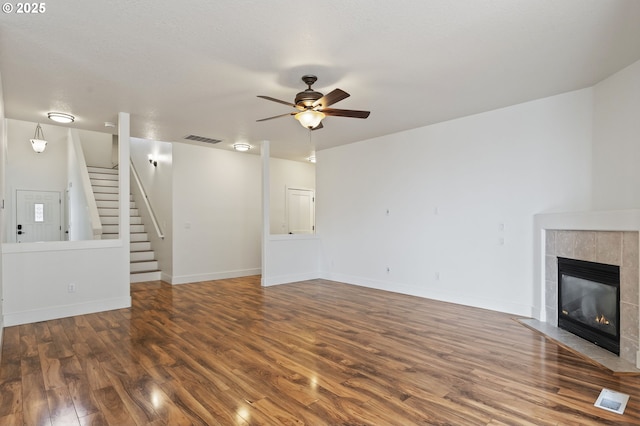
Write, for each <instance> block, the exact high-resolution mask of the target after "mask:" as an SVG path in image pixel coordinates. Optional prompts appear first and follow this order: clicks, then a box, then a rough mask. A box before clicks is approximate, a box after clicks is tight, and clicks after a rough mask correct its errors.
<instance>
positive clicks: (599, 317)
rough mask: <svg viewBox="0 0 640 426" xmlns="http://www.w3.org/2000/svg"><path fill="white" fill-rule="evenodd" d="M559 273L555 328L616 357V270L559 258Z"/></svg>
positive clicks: (617, 342) (613, 267)
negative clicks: (556, 326)
mask: <svg viewBox="0 0 640 426" xmlns="http://www.w3.org/2000/svg"><path fill="white" fill-rule="evenodd" d="M558 272H559V273H558V282H559V286H558V308H559V310H558V326H559V327H560V328H563V329H565V330H568V331H570V332H572V333H574V334H576V335H578V336H580V337H582V338H584V339H587V340H589V341H591V342H593V343H595V344H597V345H599V346H602V347H603V348H605V349H608V350H609V351H611V352H614V353H616V354H619V351H620V349H619V348H620V336H619V334H620V274H619V267H617V266H613V265H604V264H599V263H593V262H583V261H576V260H574V259H563V258H558Z"/></svg>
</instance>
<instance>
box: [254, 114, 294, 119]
mask: <svg viewBox="0 0 640 426" xmlns="http://www.w3.org/2000/svg"><path fill="white" fill-rule="evenodd" d="M295 114H296V113H295V112H288V113H286V114H280V115H274V116H273V117H267V118H261V119H260V120H256V121H267V120H273V119H274V118H280V117H285V116H287V115H295Z"/></svg>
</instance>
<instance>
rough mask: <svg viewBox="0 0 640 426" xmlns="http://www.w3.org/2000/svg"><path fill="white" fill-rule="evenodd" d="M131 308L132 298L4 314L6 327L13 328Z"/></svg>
mask: <svg viewBox="0 0 640 426" xmlns="http://www.w3.org/2000/svg"><path fill="white" fill-rule="evenodd" d="M130 307H131V297H117V298H112V299H104V300H95V301H91V302H85V303H78V304H74V305H62V306H53V307H50V308H46V309H36V310H32V311H24V312H14V313H9V314H4V325H5V326H6V327H11V326H14V325H20V324H30V323H34V322H39V321H48V320H52V319H58V318H66V317H72V316H75V315H85V314H93V313H95V312H102V311H111V310H114V309H123V308H130Z"/></svg>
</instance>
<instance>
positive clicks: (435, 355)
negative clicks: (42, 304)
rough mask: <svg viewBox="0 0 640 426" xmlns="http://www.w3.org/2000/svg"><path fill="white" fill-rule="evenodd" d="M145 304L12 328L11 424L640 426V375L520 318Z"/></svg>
mask: <svg viewBox="0 0 640 426" xmlns="http://www.w3.org/2000/svg"><path fill="white" fill-rule="evenodd" d="M132 298H133V306H132V308H131V309H122V310H117V311H110V312H104V313H98V314H91V315H82V316H77V317H72V318H65V319H60V320H53V321H46V322H39V323H36V324H28V325H21V326H16V327H8V328H5V330H4V345H3V348H2V361H1V365H0V392H1V393H0V395H1V401H0V424H1V425H20V424H27V425H76V424H82V425H89V424H96V425H98V424H108V425H167V424H168V425H189V424H197V425H218V424H220V425H236V424H239V425H247V424H264V425H278V424H287V425H292V424H297V425H299V424H309V425H324V424H349V425H361V424H372V425H412V424H428V425H603V424H611V425H613V424H615V425H622V424H640V378H638V377H633V376H614V375H612V374H610V373H609V372H607V371H605V370H603V369H601V368H599V367H597V366H595V365H593V364H591V363H590V362H587V361H586V360H585V359H583V358H581V357H578V356H577V355H574V354H573V353H571V352H569V351H567V350H565V349H564V348H562V347H560V346H558V345H556V344H554V343H553V342H551V341H548V340H546V339H545V338H544V337H543V336H541V335H540V334H538V333H536V332H534V331H532V330H530V329H528V328H526V327H524V326H522V325H520V324H519V323H517V322H516V321H514V319H513V318H512V316H510V315H506V314H501V313H496V312H491V311H486V310H481V309H474V308H469V307H464V306H458V305H453V304H447V303H442V302H436V301H432V300H427V299H421V298H416V297H411V296H405V295H400V294H396V293H388V292H383V291H377V290H371V289H365V288H360V287H356V286H349V285H345V284H340V283H335V282H330V281H323V280H313V281H306V282H302V283H295V284H288V285H281V286H275V287H269V288H262V287H260V284H259V277H248V278H241V279H230V280H221V281H211V282H204V283H198V284H186V285H179V286H170V285H168V284H165V283H160V282H154V283H142V284H134V285H132ZM602 388H609V389H613V390H615V391H619V392H623V393H626V394H630V395H631V399H630V401H629V404H628V406H627V409H626V411H625V414H624V415H618V414H615V413H610V412H608V411H604V410H602V409H599V408H596V407H594V406H593V404H594V402H595V400H596V398H597V397H598V394H599V393H600V391H601V390H602Z"/></svg>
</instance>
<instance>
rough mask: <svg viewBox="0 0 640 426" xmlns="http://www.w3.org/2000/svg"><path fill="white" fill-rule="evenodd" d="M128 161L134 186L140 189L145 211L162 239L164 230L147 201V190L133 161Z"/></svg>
mask: <svg viewBox="0 0 640 426" xmlns="http://www.w3.org/2000/svg"><path fill="white" fill-rule="evenodd" d="M129 161H130V163H131V175H132V176H133V180H134V182H135V184H136V187H137V188H138V191H140V194H141V195H142V199H143V200H144V205H145V207H146V209H147V212H148V213H149V216H150V217H151V222H152V223H153V227H154V228H155V230H156V233H157V234H158V238H160V239H163V240H164V232H163V231H162V229H161V228H160V224H159V223H158V218H157V217H156V213H155V211H154V210H153V207H151V202H150V201H149V197H148V196H147V192H146V191H145V190H144V186H142V181H141V180H140V176H138V172H137V171H136V167H135V166H134V165H133V161H132V160H129Z"/></svg>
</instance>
